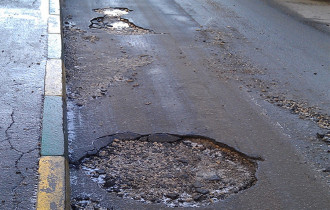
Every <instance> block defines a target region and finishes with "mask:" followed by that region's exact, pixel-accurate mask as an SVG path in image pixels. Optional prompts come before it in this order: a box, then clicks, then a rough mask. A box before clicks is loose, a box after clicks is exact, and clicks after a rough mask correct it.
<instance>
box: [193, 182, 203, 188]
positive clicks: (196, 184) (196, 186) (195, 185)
mask: <svg viewBox="0 0 330 210" xmlns="http://www.w3.org/2000/svg"><path fill="white" fill-rule="evenodd" d="M193 186H194V188H201V187H204V185H203V184H202V183H200V182H195V183H194V184H193Z"/></svg>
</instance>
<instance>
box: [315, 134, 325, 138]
mask: <svg viewBox="0 0 330 210" xmlns="http://www.w3.org/2000/svg"><path fill="white" fill-rule="evenodd" d="M324 136H325V134H321V133H316V137H317V138H318V139H323V138H324Z"/></svg>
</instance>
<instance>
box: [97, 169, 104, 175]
mask: <svg viewBox="0 0 330 210" xmlns="http://www.w3.org/2000/svg"><path fill="white" fill-rule="evenodd" d="M97 172H98V173H99V174H105V171H104V170H103V169H100V170H98V171H97Z"/></svg>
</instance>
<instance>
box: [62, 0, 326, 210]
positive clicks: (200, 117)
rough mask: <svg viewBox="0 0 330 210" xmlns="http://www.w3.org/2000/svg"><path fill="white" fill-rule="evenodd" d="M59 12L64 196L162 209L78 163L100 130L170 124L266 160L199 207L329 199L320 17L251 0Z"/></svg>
mask: <svg viewBox="0 0 330 210" xmlns="http://www.w3.org/2000/svg"><path fill="white" fill-rule="evenodd" d="M111 8H121V9H122V10H121V11H122V12H123V11H124V13H125V14H122V15H121V18H124V19H121V20H120V21H119V25H118V24H117V26H118V27H119V28H115V27H112V28H107V23H109V22H111V21H114V20H113V19H111V17H110V16H111V13H107V12H106V11H110V10H109V9H111ZM123 8H127V9H123ZM97 9H98V10H97ZM102 9H103V10H102ZM106 9H108V10H106ZM107 14H108V15H107ZM105 15H107V16H105ZM63 19H64V20H63V27H64V42H65V47H64V50H65V52H64V54H65V65H66V69H67V87H68V89H67V97H68V128H69V151H70V161H71V163H72V164H71V171H70V173H71V187H72V200H75V201H81V202H84V201H89V202H92V203H93V202H94V203H97V205H99V206H101V207H105V208H114V209H145V208H148V209H159V208H166V207H165V206H163V205H161V204H152V205H148V204H144V203H141V202H136V201H133V200H127V199H126V200H125V199H121V198H118V197H116V196H114V195H112V194H110V193H107V192H106V191H105V190H103V189H101V188H100V187H98V185H97V183H95V182H93V181H92V180H91V179H90V178H89V177H88V176H87V175H86V174H85V173H84V172H83V171H82V170H81V168H79V166H77V165H75V164H77V163H79V160H80V159H81V158H84V157H85V156H86V155H87V154H88V152H89V151H92V150H93V148H94V145H93V143H94V142H95V141H96V140H97V139H98V138H100V137H102V136H107V135H113V134H115V133H126V132H133V133H137V134H152V133H172V134H180V135H185V134H196V135H202V136H207V137H210V138H212V139H216V140H217V141H219V142H222V143H225V144H227V145H229V146H231V147H234V148H235V149H237V150H238V151H240V152H242V153H245V154H247V155H250V156H259V157H261V158H262V159H264V161H259V162H258V170H257V179H258V181H257V182H256V184H255V185H254V186H253V187H251V188H249V189H246V190H243V191H241V192H240V193H238V194H236V195H232V196H230V197H229V198H227V199H225V200H224V201H221V202H218V203H215V204H212V205H210V206H206V207H204V208H206V209H207V208H208V209H221V208H223V209H243V208H244V209H327V208H328V207H329V204H330V203H329V200H330V199H329V198H330V195H329V170H328V167H329V148H328V143H327V142H326V141H325V140H326V139H323V138H317V137H316V135H317V133H320V134H325V133H326V132H328V131H329V129H330V126H329V114H330V97H329V93H330V82H329V80H330V69H329V66H330V65H329V54H330V38H329V32H328V30H327V28H326V27H323V28H322V30H321V29H320V28H319V27H317V26H315V25H313V24H308V23H306V21H305V20H304V19H301V17H299V16H297V15H296V13H293V12H290V11H289V10H282V9H281V7H278V6H277V4H276V3H274V2H271V1H260V0H249V1H244V0H236V1H227V0H206V1H201V0H196V1H188V0H170V1H154V0H143V1H135V0H126V1H112V2H108V1H102V0H100V1H92V2H91V1H86V0H83V1H81V0H80V1H78V0H66V1H65V2H64V5H63ZM120 24H121V25H120ZM114 25H115V24H114V23H113V26H114ZM120 26H122V27H126V26H130V27H131V28H124V29H123V28H121V30H120ZM114 28H115V29H114Z"/></svg>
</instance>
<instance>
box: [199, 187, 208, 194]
mask: <svg viewBox="0 0 330 210" xmlns="http://www.w3.org/2000/svg"><path fill="white" fill-rule="evenodd" d="M196 192H198V193H200V194H203V195H206V194H209V193H210V191H209V190H207V189H203V188H196Z"/></svg>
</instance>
